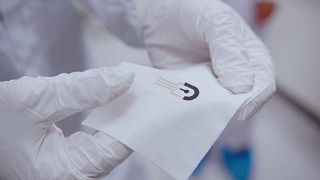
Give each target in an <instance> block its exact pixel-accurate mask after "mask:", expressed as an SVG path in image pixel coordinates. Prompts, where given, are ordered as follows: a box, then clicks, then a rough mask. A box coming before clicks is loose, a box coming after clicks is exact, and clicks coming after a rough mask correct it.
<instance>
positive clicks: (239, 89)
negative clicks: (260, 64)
mask: <svg viewBox="0 0 320 180" xmlns="http://www.w3.org/2000/svg"><path fill="white" fill-rule="evenodd" d="M210 5H211V6H212V7H210V6H208V7H205V8H204V9H203V12H202V13H201V14H202V15H201V18H200V23H199V24H200V26H199V27H200V32H202V33H203V38H204V41H205V42H206V43H207V44H208V46H209V50H210V56H211V60H212V66H213V70H214V73H215V75H216V76H217V77H218V80H219V82H220V84H221V85H222V86H223V87H225V88H226V89H228V90H230V91H231V92H233V93H234V94H238V93H245V92H249V91H250V90H252V88H253V85H254V72H253V68H252V66H251V64H250V62H249V57H248V52H247V50H246V48H245V46H244V43H243V39H242V32H243V21H241V17H240V16H239V15H238V14H237V13H236V12H235V11H234V10H233V9H231V8H230V7H229V6H227V5H226V4H224V3H223V2H221V1H213V2H212V3H210Z"/></svg>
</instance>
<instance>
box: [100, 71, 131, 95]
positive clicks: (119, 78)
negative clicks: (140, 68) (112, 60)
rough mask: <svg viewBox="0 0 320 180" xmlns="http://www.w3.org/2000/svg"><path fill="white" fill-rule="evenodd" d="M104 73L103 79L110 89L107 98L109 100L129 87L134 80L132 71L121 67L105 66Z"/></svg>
mask: <svg viewBox="0 0 320 180" xmlns="http://www.w3.org/2000/svg"><path fill="white" fill-rule="evenodd" d="M105 73H106V75H105V76H103V77H104V80H105V82H106V83H107V85H108V86H109V87H111V89H112V93H111V95H110V99H109V100H110V101H112V100H114V99H115V98H117V97H119V96H120V95H122V94H123V93H125V92H126V91H127V90H128V89H129V88H130V86H131V84H132V83H133V80H134V72H133V71H130V70H127V69H123V68H118V67H111V68H107V69H106V70H105Z"/></svg>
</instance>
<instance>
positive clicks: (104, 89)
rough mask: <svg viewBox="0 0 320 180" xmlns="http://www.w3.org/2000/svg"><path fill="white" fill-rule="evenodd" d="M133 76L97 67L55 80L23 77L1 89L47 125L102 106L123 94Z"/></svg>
mask: <svg viewBox="0 0 320 180" xmlns="http://www.w3.org/2000/svg"><path fill="white" fill-rule="evenodd" d="M132 80H133V73H131V72H127V71H125V70H123V69H119V68H115V67H113V68H100V69H92V70H88V71H85V72H75V73H71V74H61V75H58V76H56V77H37V78H31V77H23V78H21V79H19V80H14V81H9V82H6V83H5V85H3V86H2V90H6V91H7V92H8V94H9V95H10V96H12V97H14V99H15V100H16V101H18V103H20V104H21V106H22V107H25V108H26V109H28V110H29V112H30V113H33V114H34V115H35V116H36V117H37V118H36V122H39V121H42V122H46V123H48V125H51V124H52V123H55V122H57V121H59V120H61V119H63V118H66V117H68V116H70V115H72V114H74V113H77V112H80V111H84V110H88V109H91V108H95V107H98V106H101V105H104V104H106V103H108V102H110V101H112V100H113V99H115V98H116V97H118V96H120V95H121V94H123V93H124V92H125V91H126V90H127V89H128V88H129V87H130V84H131V82H132Z"/></svg>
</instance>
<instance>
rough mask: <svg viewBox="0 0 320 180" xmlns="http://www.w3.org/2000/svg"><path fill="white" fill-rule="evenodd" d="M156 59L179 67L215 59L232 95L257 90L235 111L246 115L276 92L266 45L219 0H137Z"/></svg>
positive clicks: (162, 64)
mask: <svg viewBox="0 0 320 180" xmlns="http://www.w3.org/2000/svg"><path fill="white" fill-rule="evenodd" d="M134 2H135V5H136V7H137V19H138V21H139V24H140V25H139V27H140V29H141V31H142V34H143V38H144V43H145V46H146V48H147V50H148V53H149V56H150V58H151V60H152V63H153V64H154V66H155V67H157V68H181V67H185V66H190V65H193V64H197V63H204V62H211V64H212V68H213V73H214V74H215V76H216V77H217V79H218V81H219V82H220V84H221V85H222V86H223V87H225V88H226V89H228V90H229V91H231V92H232V93H234V94H239V93H246V92H249V91H253V96H252V97H251V99H249V100H248V101H247V102H246V103H245V104H244V105H243V106H242V107H241V108H240V110H239V111H238V112H237V114H236V115H235V117H234V118H235V119H238V120H244V119H247V118H249V117H250V116H251V115H253V114H254V113H255V112H257V111H258V110H259V109H260V108H261V107H262V106H263V104H264V103H265V102H266V101H267V100H268V99H269V98H270V97H271V95H272V94H273V93H274V92H275V75H274V70H273V64H272V62H271V57H270V55H269V52H268V50H267V49H266V47H265V46H264V44H263V43H262V42H261V40H260V39H259V38H258V37H257V36H256V35H255V34H254V33H253V32H252V30H251V29H250V28H249V27H248V25H247V24H246V23H245V22H244V21H243V20H242V18H241V17H240V16H239V15H238V14H237V13H236V12H235V11H234V10H233V9H232V8H230V7H229V6H227V5H226V4H225V3H223V2H222V1H220V0H201V1H199V0H161V1H154V0H135V1H134Z"/></svg>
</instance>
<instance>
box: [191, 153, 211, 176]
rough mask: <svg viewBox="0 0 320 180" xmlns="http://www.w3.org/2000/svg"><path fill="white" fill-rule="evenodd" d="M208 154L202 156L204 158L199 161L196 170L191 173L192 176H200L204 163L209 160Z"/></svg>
mask: <svg viewBox="0 0 320 180" xmlns="http://www.w3.org/2000/svg"><path fill="white" fill-rule="evenodd" d="M209 154H210V151H209V152H208V153H207V154H206V155H205V156H204V158H203V159H202V160H201V161H200V163H199V164H198V166H197V167H196V169H195V170H194V171H193V173H192V176H197V175H199V174H200V172H201V171H202V169H203V168H204V165H205V163H206V162H207V161H208V159H209Z"/></svg>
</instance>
